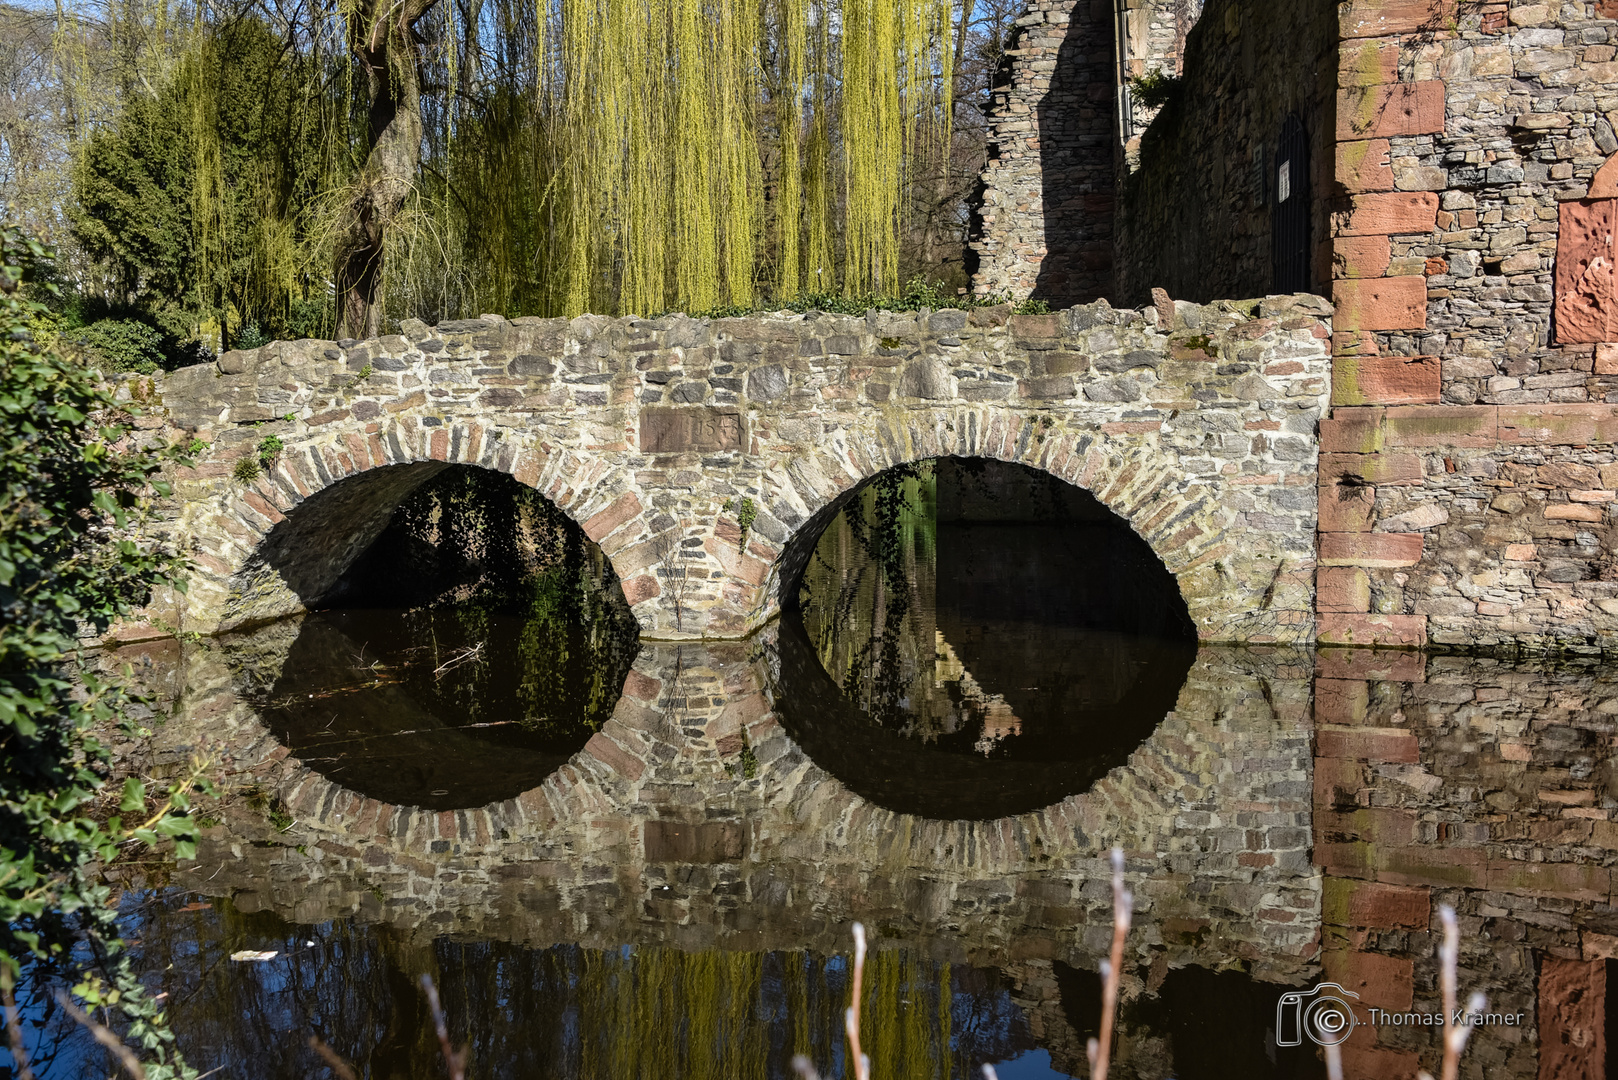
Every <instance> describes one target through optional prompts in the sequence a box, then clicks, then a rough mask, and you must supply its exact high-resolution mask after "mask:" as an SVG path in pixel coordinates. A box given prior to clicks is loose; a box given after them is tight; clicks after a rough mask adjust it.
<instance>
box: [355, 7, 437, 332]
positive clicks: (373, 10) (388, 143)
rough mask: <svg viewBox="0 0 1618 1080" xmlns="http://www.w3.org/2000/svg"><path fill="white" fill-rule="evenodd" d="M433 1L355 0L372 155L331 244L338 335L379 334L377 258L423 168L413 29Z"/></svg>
mask: <svg viewBox="0 0 1618 1080" xmlns="http://www.w3.org/2000/svg"><path fill="white" fill-rule="evenodd" d="M436 3H437V0H405V2H403V3H390V2H389V0H361V3H360V4H359V5H358V10H357V11H355V13H354V14H353V15H351V16H350V17H349V23H348V45H349V48H350V49H352V50H353V52H354V55H355V57H356V58H358V60H359V62H360V65H361V66H362V67H364V68H365V74H366V81H367V91H368V99H369V114H370V121H371V124H370V128H371V130H370V152H369V154H368V155H367V156H366V159H365V169H364V170H363V172H361V174H360V180H359V188H358V190H357V191H356V192H355V193H354V197H353V200H352V201H351V202H350V203H349V206H348V213H347V216H346V219H345V221H344V223H343V230H342V233H341V235H340V236H339V238H338V243H337V266H336V279H335V280H336V282H337V336H338V337H340V338H344V337H354V338H368V337H376V336H378V335H379V334H380V333H381V332H382V305H381V299H382V298H381V296H380V295H379V290H380V288H381V284H382V252H383V246H384V244H385V243H386V240H387V236H388V230H389V229H390V228H391V227H392V226H393V223H394V219H395V218H396V217H397V216H398V213H399V209H400V208H401V207H402V206H403V205H404V201H405V198H406V197H407V196H408V195H409V194H410V189H411V187H412V186H413V185H414V184H415V182H416V171H417V169H418V168H419V167H420V165H421V137H422V122H421V75H420V70H419V68H418V63H419V59H420V58H419V56H418V53H417V47H418V46H419V45H420V43H421V42H420V39H419V38H418V37H417V36H416V32H415V26H416V23H417V22H419V21H420V20H421V18H422V17H423V16H424V15H426V14H427V12H429V11H431V10H432V8H433V5H434V4H436Z"/></svg>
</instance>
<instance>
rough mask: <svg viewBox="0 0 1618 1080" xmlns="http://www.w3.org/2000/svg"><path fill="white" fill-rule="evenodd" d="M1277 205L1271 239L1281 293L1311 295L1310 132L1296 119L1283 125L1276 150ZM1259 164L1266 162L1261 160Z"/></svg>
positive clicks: (1272, 209) (1275, 201)
mask: <svg viewBox="0 0 1618 1080" xmlns="http://www.w3.org/2000/svg"><path fill="white" fill-rule="evenodd" d="M1273 160H1274V161H1275V188H1274V201H1273V203H1272V204H1271V210H1270V230H1271V232H1270V236H1271V244H1272V250H1273V252H1274V263H1275V291H1276V292H1277V293H1283V294H1284V293H1299V292H1308V291H1309V287H1310V283H1311V282H1310V277H1311V275H1310V271H1309V263H1310V246H1311V245H1310V235H1309V234H1310V228H1309V218H1310V213H1311V209H1312V208H1311V200H1310V191H1309V132H1308V129H1307V128H1305V127H1304V125H1303V121H1302V120H1300V119H1298V117H1297V116H1296V115H1293V116H1289V117H1287V118H1286V120H1285V121H1283V122H1282V124H1281V133H1280V135H1279V136H1278V137H1277V138H1276V146H1275V157H1274V159H1273ZM1258 161H1260V162H1262V161H1263V157H1262V156H1260V157H1259V158H1258Z"/></svg>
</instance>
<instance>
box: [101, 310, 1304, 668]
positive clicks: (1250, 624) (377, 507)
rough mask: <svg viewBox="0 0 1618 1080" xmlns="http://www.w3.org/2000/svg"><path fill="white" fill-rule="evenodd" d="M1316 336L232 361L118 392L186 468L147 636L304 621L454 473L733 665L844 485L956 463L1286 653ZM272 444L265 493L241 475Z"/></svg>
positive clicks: (1278, 316) (1299, 579)
mask: <svg viewBox="0 0 1618 1080" xmlns="http://www.w3.org/2000/svg"><path fill="white" fill-rule="evenodd" d="M1328 312H1329V306H1328V305H1326V304H1325V302H1324V301H1321V300H1319V299H1318V298H1315V297H1308V296H1303V297H1297V298H1291V297H1287V298H1270V299H1268V300H1265V301H1262V302H1259V301H1252V302H1245V303H1233V302H1225V303H1221V304H1218V305H1211V306H1209V307H1197V306H1195V305H1190V304H1180V305H1173V304H1166V305H1165V306H1164V307H1163V308H1162V309H1161V310H1159V309H1158V308H1155V307H1154V308H1149V309H1147V310H1145V311H1120V310H1114V309H1112V308H1110V307H1109V306H1107V305H1106V304H1105V303H1104V302H1103V303H1098V304H1094V305H1091V306H1088V307H1076V308H1072V309H1070V310H1068V311H1065V312H1062V313H1059V314H1052V315H1012V314H1010V311H1009V308H1008V307H1007V306H1005V305H1001V306H999V307H993V308H980V309H975V310H973V311H971V312H966V311H938V312H921V313H919V314H918V313H908V314H893V313H886V312H877V311H872V312H870V313H869V314H868V315H867V316H866V317H865V318H850V317H844V316H832V315H825V314H821V313H811V314H808V315H787V314H782V315H772V316H757V317H751V318H740V319H717V320H708V319H690V318H686V317H684V316H670V317H667V318H661V319H655V320H647V319H636V318H623V319H607V318H602V317H597V316H584V317H580V318H578V319H574V320H571V321H569V320H564V319H553V320H543V319H520V320H518V321H516V322H515V323H513V322H508V321H507V320H504V319H498V318H493V317H491V318H489V319H483V320H473V321H470V322H462V323H451V324H445V325H441V326H439V327H436V328H432V327H427V326H425V325H422V324H421V323H419V322H416V321H415V320H407V321H406V323H405V325H404V327H403V329H404V333H403V334H400V335H393V336H388V337H384V338H381V339H378V340H372V341H345V342H329V341H303V342H290V343H288V342H283V343H277V344H274V345H270V346H266V347H264V348H263V349H260V350H255V351H252V352H232V353H226V354H225V355H224V356H223V357H221V358H220V360H219V361H218V363H217V364H213V365H207V366H198V367H193V368H184V369H181V370H179V371H176V372H173V373H171V374H169V375H166V376H161V377H157V378H141V379H132V380H130V381H128V382H127V383H126V384H125V391H124V392H125V393H127V394H128V395H129V396H130V397H131V398H137V399H140V400H141V401H143V402H145V403H146V404H147V405H148V406H150V414H151V420H150V421H149V422H150V423H153V424H157V425H160V426H162V427H163V428H164V431H165V433H166V434H167V435H168V437H170V438H171V439H175V440H182V441H183V440H188V439H191V438H193V437H195V438H200V439H203V440H206V441H207V442H208V443H209V445H208V447H207V449H206V450H205V451H204V452H203V453H202V454H201V455H200V460H199V461H198V464H197V467H196V468H194V469H188V470H181V471H180V472H179V473H178V474H177V475H176V476H175V477H174V481H175V494H174V496H173V498H172V499H171V500H169V501H168V503H167V504H166V511H165V512H166V513H167V515H168V520H167V522H166V526H165V527H166V531H167V534H168V535H169V536H170V538H171V539H172V540H173V542H174V543H176V544H177V545H180V546H182V547H184V548H185V549H186V550H187V551H188V552H190V554H191V556H192V558H193V560H194V562H195V564H196V571H195V573H194V574H193V575H192V577H191V583H190V588H189V590H188V592H187V593H186V594H185V595H184V596H183V597H182V596H171V597H168V598H167V599H166V600H165V601H164V602H162V603H160V604H159V605H158V607H157V608H156V609H155V610H154V611H153V612H151V613H150V614H151V617H152V618H153V619H154V620H161V622H162V623H166V624H168V625H170V626H177V627H180V628H181V629H187V630H197V631H200V632H203V633H211V632H214V631H217V630H219V629H223V628H229V627H232V626H237V625H243V624H252V623H256V622H263V621H267V620H271V619H275V618H280V617H284V616H286V615H289V614H292V613H295V612H297V611H299V610H303V609H305V608H306V607H307V606H308V605H309V604H310V603H314V602H317V601H318V600H320V599H321V598H322V597H323V596H325V595H327V594H328V593H329V592H330V590H331V589H332V587H333V586H334V585H335V583H336V582H337V580H338V579H339V577H340V575H341V574H342V572H343V571H344V569H345V568H346V567H347V566H348V565H349V564H350V563H351V562H352V560H353V559H354V558H355V557H357V556H358V554H359V553H360V552H361V551H363V550H364V549H365V548H366V547H367V546H368V545H369V543H370V542H371V541H372V540H374V539H375V537H376V536H377V535H378V534H379V533H380V531H381V529H382V528H383V527H384V526H385V524H386V522H387V520H388V518H389V515H391V513H392V511H393V508H394V507H396V506H397V505H398V504H399V502H400V501H401V500H402V499H403V498H405V497H406V496H407V495H408V494H409V493H410V491H412V490H414V488H415V487H416V486H417V485H419V484H420V483H423V482H425V481H426V480H427V479H429V478H430V477H431V476H433V475H434V474H435V473H436V472H438V471H441V470H442V469H445V468H448V467H450V466H452V465H456V464H460V465H466V466H477V467H481V468H488V469H496V470H499V471H502V472H507V473H511V474H512V475H514V476H515V477H516V478H517V479H518V480H519V481H521V482H523V483H525V484H529V485H531V486H533V487H534V488H536V489H537V490H539V491H540V492H541V493H542V494H544V495H545V496H546V497H547V498H548V499H550V500H551V501H552V502H553V503H555V504H556V505H557V506H558V507H559V508H560V509H562V510H563V511H564V512H565V513H567V514H568V515H570V516H571V517H572V518H573V519H574V520H575V521H577V522H578V523H579V524H580V525H581V526H582V527H583V529H584V531H585V532H586V534H588V535H589V536H590V538H591V539H592V540H595V541H596V542H597V543H599V544H600V546H601V548H602V550H603V551H604V552H605V553H606V555H607V557H608V558H609V559H610V560H611V561H612V565H613V567H614V569H615V570H616V572H617V574H618V577H619V579H620V580H621V581H622V582H623V585H624V590H625V594H626V596H627V598H628V600H629V603H630V605H631V607H632V610H633V611H634V613H635V615H636V617H637V618H638V619H639V621H640V624H641V628H642V634H643V635H644V636H657V637H686V638H691V637H699V636H704V637H743V636H745V635H747V634H748V633H750V632H752V631H753V630H755V629H756V628H758V627H759V626H761V625H763V624H764V623H766V622H767V621H769V619H770V618H771V617H772V616H773V614H774V613H775V611H776V610H778V604H779V600H780V595H779V594H780V590H781V588H782V585H783V582H784V583H786V584H787V585H791V584H792V583H793V582H794V581H795V580H796V578H795V573H794V568H798V569H801V567H802V565H803V561H804V560H806V559H807V558H808V553H809V551H810V550H811V549H812V547H813V544H814V542H815V540H816V538H817V537H818V534H819V530H820V528H821V527H822V526H823V525H824V524H825V523H826V522H829V521H830V520H831V518H832V516H834V515H835V514H836V512H837V510H838V509H839V508H840V506H841V505H842V501H843V500H845V499H847V498H849V497H851V495H852V493H853V492H854V491H855V490H856V488H857V487H858V486H859V485H860V484H861V483H863V482H864V481H865V480H868V479H870V478H871V477H873V476H875V475H877V474H878V473H880V472H882V471H883V470H885V469H887V468H890V467H892V466H894V465H898V464H901V463H905V462H910V461H917V460H923V459H926V458H932V457H942V456H961V457H989V458H997V459H1000V460H1006V461H1017V462H1021V463H1023V464H1026V465H1029V466H1031V467H1033V468H1036V469H1040V470H1043V471H1045V472H1047V473H1050V474H1051V475H1054V476H1056V477H1059V478H1060V479H1062V480H1065V481H1067V482H1069V483H1073V484H1075V485H1078V486H1080V487H1084V488H1086V489H1087V490H1089V491H1090V492H1091V493H1092V494H1094V495H1095V496H1096V498H1097V499H1099V500H1100V501H1101V503H1102V504H1103V505H1105V506H1107V507H1108V508H1109V509H1111V510H1112V511H1114V512H1115V513H1117V514H1119V516H1120V517H1122V518H1124V519H1125V520H1127V521H1129V522H1130V523H1131V524H1132V525H1133V527H1134V528H1135V530H1136V531H1137V532H1138V533H1139V534H1140V535H1141V536H1142V537H1143V538H1144V539H1145V540H1146V542H1147V543H1148V544H1150V545H1151V547H1152V549H1153V551H1154V552H1156V553H1157V555H1158V557H1159V558H1161V559H1162V560H1163V561H1164V565H1165V566H1166V567H1167V568H1168V570H1169V572H1170V573H1172V574H1174V575H1175V576H1176V577H1177V579H1178V581H1179V587H1180V590H1181V593H1182V595H1184V597H1185V598H1186V602H1187V605H1188V607H1189V610H1190V614H1191V617H1192V619H1193V621H1194V622H1195V623H1196V625H1197V628H1198V631H1199V633H1201V634H1202V635H1203V636H1204V637H1205V638H1207V639H1209V640H1252V641H1274V640H1307V639H1309V638H1310V637H1311V636H1312V633H1313V620H1312V612H1313V608H1314V593H1313V577H1314V522H1315V502H1314V500H1315V491H1316V487H1317V479H1316V476H1315V461H1316V453H1315V442H1314V437H1313V435H1314V430H1315V427H1316V424H1317V423H1318V420H1319V416H1320V414H1321V410H1322V409H1323V407H1324V403H1325V397H1326V392H1327V389H1328V375H1329V372H1328V370H1327V365H1328V363H1329V360H1328V352H1329V339H1330V336H1331V330H1330V323H1329V317H1328ZM270 436H274V437H275V438H276V439H277V440H279V441H280V449H279V451H278V452H277V453H276V455H275V456H274V459H273V461H272V462H271V464H270V467H269V468H268V469H267V470H265V471H264V472H263V474H262V475H259V476H256V477H252V478H249V479H243V478H241V477H239V476H237V475H236V472H235V470H236V469H237V467H238V465H239V463H240V462H241V461H242V460H243V459H244V458H254V457H257V456H258V455H259V453H260V446H261V444H262V443H263V441H264V440H265V439H266V438H268V437H270ZM743 499H748V500H751V501H752V502H753V505H754V508H755V509H756V511H757V514H756V518H755V519H754V520H753V522H752V526H751V529H750V530H748V531H747V533H746V534H745V535H744V534H743V532H742V529H741V527H740V522H739V513H740V505H741V500H743ZM1255 598H1257V601H1258V602H1256V603H1255ZM128 629H131V630H134V631H139V630H140V628H139V627H132V628H128ZM145 632H147V633H150V632H152V628H151V627H147V628H146V629H145Z"/></svg>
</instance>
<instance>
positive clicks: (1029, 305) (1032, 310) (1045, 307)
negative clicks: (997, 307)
mask: <svg viewBox="0 0 1618 1080" xmlns="http://www.w3.org/2000/svg"><path fill="white" fill-rule="evenodd" d="M1011 310H1012V311H1013V312H1014V313H1015V314H1018V315H1049V314H1050V313H1051V306H1050V305H1049V304H1047V303H1046V302H1045V301H1043V300H1024V301H1023V302H1022V303H1020V304H1013V305H1012V307H1011Z"/></svg>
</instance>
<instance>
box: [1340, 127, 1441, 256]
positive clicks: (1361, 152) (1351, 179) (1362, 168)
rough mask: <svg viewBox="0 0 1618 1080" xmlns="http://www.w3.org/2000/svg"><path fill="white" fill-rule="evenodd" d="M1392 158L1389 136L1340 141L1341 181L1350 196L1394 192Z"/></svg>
mask: <svg viewBox="0 0 1618 1080" xmlns="http://www.w3.org/2000/svg"><path fill="white" fill-rule="evenodd" d="M1392 160H1393V150H1392V147H1391V145H1390V144H1389V142H1388V140H1387V139H1361V140H1359V141H1356V142H1343V143H1338V144H1337V183H1338V184H1339V185H1340V186H1341V187H1342V188H1343V190H1344V191H1346V192H1348V193H1349V194H1350V195H1359V194H1363V193H1365V192H1371V191H1392V190H1393V165H1392ZM1435 220H1436V214H1435ZM1339 241H1341V237H1339Z"/></svg>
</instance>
